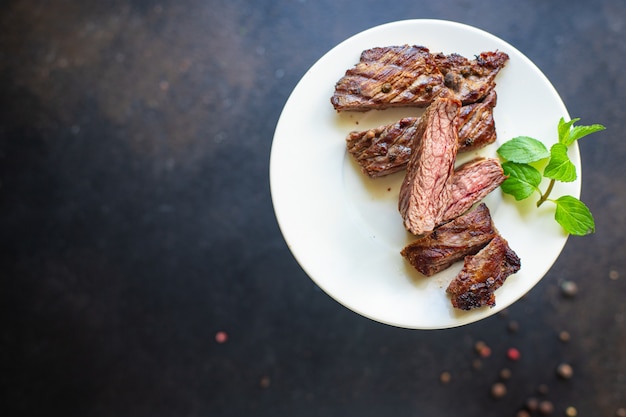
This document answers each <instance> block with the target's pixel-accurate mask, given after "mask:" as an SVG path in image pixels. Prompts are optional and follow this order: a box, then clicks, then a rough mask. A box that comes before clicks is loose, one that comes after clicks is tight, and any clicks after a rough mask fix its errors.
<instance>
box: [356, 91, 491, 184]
mask: <svg viewBox="0 0 626 417" xmlns="http://www.w3.org/2000/svg"><path fill="white" fill-rule="evenodd" d="M495 105H496V92H495V90H492V91H491V92H490V93H489V94H488V95H487V97H485V99H484V100H483V101H482V102H480V103H474V104H469V105H466V106H463V107H461V110H460V112H459V115H458V121H457V123H458V124H459V126H460V127H459V131H458V145H459V148H458V152H459V153H462V152H468V151H474V150H476V149H479V148H482V147H484V146H487V145H489V144H491V143H493V142H495V140H496V126H495V122H494V119H493V109H494V107H495ZM421 120H422V118H419V117H405V118H403V119H401V120H399V121H398V122H396V123H393V124H388V125H382V126H378V127H376V128H374V129H369V130H364V131H360V132H357V131H355V132H350V133H349V134H348V136H347V137H346V148H347V150H348V152H349V153H350V154H351V155H352V156H353V157H354V159H355V160H356V161H357V163H358V164H359V165H360V166H361V170H362V171H363V172H364V173H365V174H367V175H368V176H369V177H371V178H377V177H382V176H384V175H389V174H393V173H394V172H398V171H402V170H403V169H405V168H406V165H407V163H408V162H409V159H410V157H411V150H412V148H413V146H415V144H417V143H418V141H419V140H421V135H422V134H423V132H424V123H423V121H422V123H420V121H421Z"/></svg>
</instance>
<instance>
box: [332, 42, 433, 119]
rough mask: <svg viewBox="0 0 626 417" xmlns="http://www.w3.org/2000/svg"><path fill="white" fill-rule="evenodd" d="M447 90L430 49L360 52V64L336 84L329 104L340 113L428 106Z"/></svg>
mask: <svg viewBox="0 0 626 417" xmlns="http://www.w3.org/2000/svg"><path fill="white" fill-rule="evenodd" d="M444 89H445V87H444V83H443V75H442V74H441V71H439V69H437V65H436V63H435V60H434V59H433V56H432V54H431V53H430V51H429V50H428V48H425V47H422V46H409V45H403V46H389V47H378V48H372V49H366V50H365V51H363V52H362V53H361V57H360V60H359V63H358V64H356V65H355V66H354V67H353V68H350V69H349V70H347V71H346V73H345V75H344V76H343V77H342V78H341V79H340V80H339V81H338V82H337V83H336V85H335V92H334V94H333V96H332V97H331V100H330V101H331V103H332V105H333V107H334V108H335V109H336V110H338V111H341V110H352V111H367V110H371V109H379V110H380V109H385V108H388V107H397V106H417V107H425V106H428V105H429V104H430V103H432V101H433V100H434V99H435V98H436V97H437V96H438V95H439V93H440V92H441V91H442V90H444Z"/></svg>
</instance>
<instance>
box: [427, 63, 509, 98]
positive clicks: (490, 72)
mask: <svg viewBox="0 0 626 417" xmlns="http://www.w3.org/2000/svg"><path fill="white" fill-rule="evenodd" d="M434 59H435V61H436V62H437V68H438V69H439V71H441V73H442V74H443V77H444V85H445V86H446V87H447V88H448V89H449V90H450V92H451V93H452V95H453V96H454V97H455V98H456V99H458V100H460V101H461V102H462V103H463V104H469V103H475V102H477V101H479V100H481V99H482V98H483V97H485V96H486V95H487V94H488V93H489V92H490V91H491V90H493V88H494V87H495V85H496V83H495V78H496V75H498V73H499V72H500V70H501V69H502V68H503V67H504V66H505V65H506V63H507V61H508V60H509V56H508V55H507V54H505V53H504V52H500V51H495V52H483V53H481V54H480V55H478V56H476V58H475V59H472V60H469V59H467V58H465V57H463V56H461V55H459V54H450V55H444V54H442V53H438V54H435V55H434Z"/></svg>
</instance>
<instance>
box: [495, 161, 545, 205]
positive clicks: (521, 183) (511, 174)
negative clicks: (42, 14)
mask: <svg viewBox="0 0 626 417" xmlns="http://www.w3.org/2000/svg"><path fill="white" fill-rule="evenodd" d="M502 169H503V170H504V174H505V175H507V176H508V178H507V179H506V180H504V182H503V183H502V184H501V185H500V188H502V191H503V192H504V193H506V194H510V195H512V196H513V197H515V199H516V200H517V201H519V200H523V199H525V198H527V197H529V196H530V195H531V194H532V193H533V192H534V191H538V187H539V183H541V173H540V172H539V171H538V170H537V169H536V168H535V167H532V166H530V165H528V164H518V163H516V162H511V161H508V162H505V163H503V164H502Z"/></svg>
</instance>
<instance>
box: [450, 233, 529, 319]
mask: <svg viewBox="0 0 626 417" xmlns="http://www.w3.org/2000/svg"><path fill="white" fill-rule="evenodd" d="M520 267H521V262H520V259H519V257H518V256H517V254H516V253H515V252H514V251H513V250H512V249H511V248H510V247H509V244H508V242H507V241H506V240H505V239H504V238H503V237H502V236H500V235H497V236H496V237H494V238H493V239H492V240H491V242H489V244H488V245H487V246H485V247H484V248H483V249H481V250H480V252H478V253H477V254H476V255H470V256H466V257H465V263H464V265H463V269H462V270H461V272H459V274H458V275H457V276H456V277H455V278H454V280H452V282H451V283H450V285H449V286H448V288H447V289H446V292H447V293H448V294H450V296H451V301H452V305H453V306H454V307H455V308H459V309H462V310H471V309H473V308H478V307H482V306H486V305H487V306H490V307H493V306H494V305H495V304H496V297H495V294H494V291H495V290H497V289H498V288H500V287H501V286H502V284H503V283H504V281H505V280H506V278H507V277H508V276H509V275H511V274H514V273H516V272H517V271H519V269H520Z"/></svg>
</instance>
